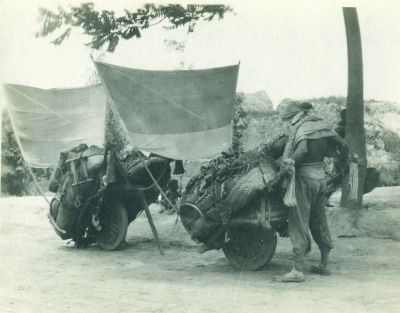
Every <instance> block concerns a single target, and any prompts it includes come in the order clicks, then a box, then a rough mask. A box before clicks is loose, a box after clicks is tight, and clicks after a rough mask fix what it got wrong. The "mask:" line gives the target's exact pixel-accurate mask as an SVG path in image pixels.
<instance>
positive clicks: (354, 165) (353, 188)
mask: <svg viewBox="0 0 400 313" xmlns="http://www.w3.org/2000/svg"><path fill="white" fill-rule="evenodd" d="M357 199H358V161H357V156H355V157H354V158H353V159H352V160H351V161H350V170H349V200H351V201H355V200H357Z"/></svg>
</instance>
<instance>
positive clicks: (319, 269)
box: [310, 265, 331, 276]
mask: <svg viewBox="0 0 400 313" xmlns="http://www.w3.org/2000/svg"><path fill="white" fill-rule="evenodd" d="M310 272H311V273H314V274H319V275H322V276H329V275H331V271H330V270H328V269H327V268H326V267H324V266H321V265H311V268H310Z"/></svg>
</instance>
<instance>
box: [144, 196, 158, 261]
mask: <svg viewBox="0 0 400 313" xmlns="http://www.w3.org/2000/svg"><path fill="white" fill-rule="evenodd" d="M141 197H142V201H143V206H144V211H145V212H146V217H147V220H148V222H149V224H150V228H151V232H152V233H153V237H154V240H155V241H156V243H157V246H158V250H160V254H161V255H164V251H163V249H162V247H161V242H160V237H158V232H157V229H156V226H155V225H154V221H153V217H152V216H151V213H150V209H149V206H148V205H147V202H146V199H145V198H144V195H143V193H142V192H141Z"/></svg>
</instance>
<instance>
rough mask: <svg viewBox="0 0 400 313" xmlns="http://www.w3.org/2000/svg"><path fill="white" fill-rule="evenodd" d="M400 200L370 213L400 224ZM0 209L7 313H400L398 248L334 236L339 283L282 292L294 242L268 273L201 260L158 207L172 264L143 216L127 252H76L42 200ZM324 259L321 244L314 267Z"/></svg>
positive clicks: (385, 194) (321, 280) (313, 280)
mask: <svg viewBox="0 0 400 313" xmlns="http://www.w3.org/2000/svg"><path fill="white" fill-rule="evenodd" d="M396 194H397V195H396ZM399 200H400V189H393V188H392V189H380V190H377V191H376V192H375V191H374V193H373V194H372V195H370V196H369V197H368V198H367V202H368V201H370V202H371V206H370V209H369V210H375V209H374V208H376V211H384V210H382V209H383V208H384V207H388V208H389V207H390V210H391V212H392V213H393V212H394V213H393V216H395V217H397V218H399V219H400V214H398V213H399V211H400V209H399V205H398V201H399ZM0 201H1V206H0V207H1V209H0V214H1V215H0V253H1V254H0V256H1V263H0V264H1V266H0V277H1V285H0V312H2V313H6V312H18V313H23V312H29V313H36V312H37V313H42V312H52V313H54V312H57V313H61V312H69V313H75V312H87V313H90V312H102V313H105V312H110V313H117V312H257V313H259V312H274V313H278V312H296V313H300V312H307V313H312V312H335V313H338V312H352V313H355V312H400V298H399V295H400V265H399V264H400V262H399V260H400V242H398V241H393V240H388V239H371V238H337V235H339V233H338V230H337V227H336V228H333V229H334V233H333V235H334V237H335V249H334V251H333V253H332V272H333V273H332V275H331V276H330V277H320V276H314V275H311V274H309V275H308V276H307V281H306V282H305V283H303V284H283V283H277V282H274V281H273V278H274V276H277V275H281V274H284V273H285V272H286V271H287V270H289V268H290V260H289V259H290V242H289V240H288V239H282V238H280V239H279V240H278V248H277V252H276V254H275V257H274V258H273V260H272V263H271V265H270V267H269V268H267V269H265V270H262V271H258V272H240V271H238V270H236V269H234V268H233V267H231V265H230V264H229V263H228V262H227V261H226V259H225V258H224V256H223V254H222V252H220V251H211V252H208V253H205V254H203V255H199V254H197V252H196V244H195V243H194V242H193V241H191V240H190V238H189V236H188V235H187V234H186V232H185V230H184V229H183V227H182V225H180V224H179V223H178V224H175V217H174V216H169V215H161V214H158V212H157V210H158V208H157V207H156V206H153V207H152V212H153V216H154V218H155V223H156V225H157V228H158V230H159V233H160V237H161V240H162V243H163V246H164V249H165V252H166V253H165V254H166V255H165V256H160V254H159V252H158V250H157V247H156V245H155V243H154V241H153V238H152V235H151V232H150V229H149V226H148V224H147V222H146V219H145V217H144V216H140V217H139V219H138V220H136V221H135V222H133V223H132V224H131V225H130V227H129V231H128V236H127V241H128V245H127V246H126V247H125V249H123V250H121V251H116V252H105V251H101V250H99V249H98V248H97V247H90V248H88V249H74V248H73V246H72V244H69V245H67V244H66V243H65V242H63V241H61V240H60V239H59V238H58V237H57V236H56V234H55V233H54V231H53V230H52V228H51V226H50V224H49V223H48V221H47V219H46V213H47V205H46V204H45V202H44V201H43V199H41V198H39V197H27V198H2V199H0ZM334 203H337V201H335V200H334ZM378 209H379V210H378ZM339 231H340V230H339ZM317 261H318V249H317V248H316V246H315V245H314V246H313V251H312V253H311V255H310V256H309V257H308V259H307V266H309V265H310V264H312V263H314V262H317Z"/></svg>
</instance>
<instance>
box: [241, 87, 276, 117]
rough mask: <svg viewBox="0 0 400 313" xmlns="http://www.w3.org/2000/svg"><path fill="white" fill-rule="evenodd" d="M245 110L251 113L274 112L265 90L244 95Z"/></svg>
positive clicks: (243, 104)
mask: <svg viewBox="0 0 400 313" xmlns="http://www.w3.org/2000/svg"><path fill="white" fill-rule="evenodd" d="M242 106H243V109H244V110H246V111H251V112H269V111H273V109H274V108H273V106H272V101H271V99H270V98H269V97H268V95H267V93H266V92H265V90H260V91H257V92H253V93H246V94H244V98H243V102H242Z"/></svg>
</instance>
